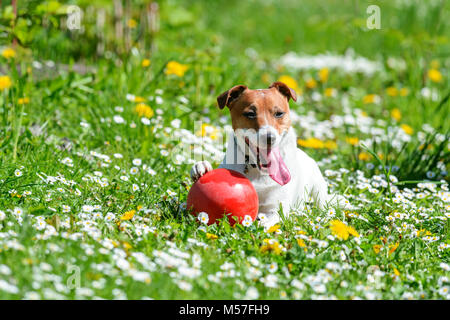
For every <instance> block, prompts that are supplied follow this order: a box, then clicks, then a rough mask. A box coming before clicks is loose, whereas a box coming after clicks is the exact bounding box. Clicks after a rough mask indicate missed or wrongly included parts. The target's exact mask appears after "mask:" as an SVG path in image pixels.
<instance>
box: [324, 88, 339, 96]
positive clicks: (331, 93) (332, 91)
mask: <svg viewBox="0 0 450 320" xmlns="http://www.w3.org/2000/svg"><path fill="white" fill-rule="evenodd" d="M323 94H324V95H325V97H328V98H330V97H334V96H336V89H334V88H326V89H325V91H324V93H323Z"/></svg>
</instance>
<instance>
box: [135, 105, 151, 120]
mask: <svg viewBox="0 0 450 320" xmlns="http://www.w3.org/2000/svg"><path fill="white" fill-rule="evenodd" d="M134 111H135V112H136V113H137V114H138V115H139V116H140V117H146V118H151V117H153V115H154V114H155V113H154V112H153V109H152V108H151V107H150V106H148V105H146V104H145V103H139V104H138V105H136V107H135V108H134Z"/></svg>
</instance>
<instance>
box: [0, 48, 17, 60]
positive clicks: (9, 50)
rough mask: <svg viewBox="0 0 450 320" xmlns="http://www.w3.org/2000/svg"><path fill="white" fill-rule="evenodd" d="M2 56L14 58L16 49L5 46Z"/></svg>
mask: <svg viewBox="0 0 450 320" xmlns="http://www.w3.org/2000/svg"><path fill="white" fill-rule="evenodd" d="M2 56H3V57H4V58H6V59H10V58H14V57H15V56H16V51H14V49H12V48H5V49H3V51H2Z"/></svg>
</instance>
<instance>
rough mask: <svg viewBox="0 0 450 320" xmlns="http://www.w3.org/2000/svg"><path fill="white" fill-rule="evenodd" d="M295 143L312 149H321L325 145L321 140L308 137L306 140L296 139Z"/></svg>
mask: <svg viewBox="0 0 450 320" xmlns="http://www.w3.org/2000/svg"><path fill="white" fill-rule="evenodd" d="M297 143H298V144H299V146H301V147H305V148H312V149H322V148H324V146H325V144H324V143H323V141H322V140H319V139H317V138H309V139H306V140H303V139H298V140H297Z"/></svg>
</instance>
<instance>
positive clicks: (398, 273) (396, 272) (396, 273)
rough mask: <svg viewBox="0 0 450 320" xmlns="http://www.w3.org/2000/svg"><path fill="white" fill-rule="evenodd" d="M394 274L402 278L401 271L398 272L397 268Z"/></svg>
mask: <svg viewBox="0 0 450 320" xmlns="http://www.w3.org/2000/svg"><path fill="white" fill-rule="evenodd" d="M394 274H395V275H396V276H397V277H399V276H400V271H398V269H397V268H394Z"/></svg>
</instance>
